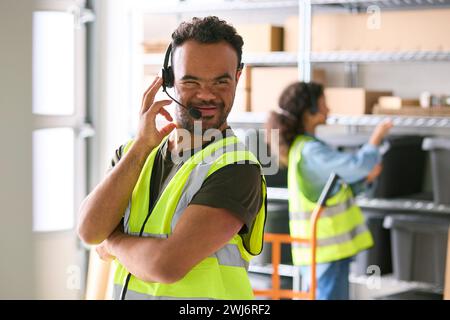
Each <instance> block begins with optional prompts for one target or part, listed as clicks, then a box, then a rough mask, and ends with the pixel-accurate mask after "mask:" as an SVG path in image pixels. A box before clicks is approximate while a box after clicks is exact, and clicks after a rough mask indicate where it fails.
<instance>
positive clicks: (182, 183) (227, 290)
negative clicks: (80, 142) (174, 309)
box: [114, 137, 265, 299]
mask: <svg viewBox="0 0 450 320" xmlns="http://www.w3.org/2000/svg"><path fill="white" fill-rule="evenodd" d="M130 146H131V144H128V147H126V148H125V152H126V151H127V150H128V149H129V147H130ZM156 151H157V150H153V151H152V153H151V154H150V155H149V157H148V159H147V161H146V163H145V165H144V168H143V169H142V172H141V176H140V177H139V179H138V182H137V184H136V186H135V189H134V191H133V197H132V200H131V202H130V203H129V206H128V208H127V210H126V211H125V219H124V222H125V223H127V225H126V226H125V230H127V233H129V234H131V235H138V234H139V230H140V227H141V224H142V222H143V220H144V219H145V216H146V214H147V210H148V201H149V199H148V194H149V192H148V188H149V179H150V177H151V169H152V167H153V161H154V158H155V156H156ZM243 161H250V162H254V163H255V164H258V165H259V163H258V161H257V159H256V157H254V155H252V154H251V153H250V152H249V151H247V150H246V149H245V146H244V145H243V144H241V143H239V142H238V140H237V138H236V137H229V138H225V139H222V140H219V141H217V142H215V143H212V144H210V145H208V146H207V147H206V148H205V149H203V150H202V151H199V152H197V153H196V154H194V155H193V156H192V157H191V158H189V159H188V160H187V161H186V162H185V163H184V164H183V165H182V167H181V168H180V169H179V170H178V171H177V173H176V174H175V176H174V177H173V178H172V179H171V181H170V182H169V183H168V185H167V186H166V188H165V189H164V190H163V192H162V194H161V196H160V198H159V199H158V201H157V203H156V205H155V206H154V208H153V211H152V214H151V215H150V217H149V220H148V222H147V224H146V227H145V228H144V233H143V236H149V237H158V238H167V237H170V234H171V233H172V232H173V230H174V228H175V227H176V223H177V222H178V221H179V219H180V217H181V215H182V213H183V212H184V210H185V209H186V207H187V206H188V205H189V203H190V201H191V200H192V197H193V196H194V195H195V194H196V192H197V191H198V189H200V187H201V185H202V184H203V182H204V180H205V179H206V178H207V177H208V176H209V175H210V174H212V173H214V172H215V171H217V170H218V169H219V168H221V167H223V166H225V165H228V164H232V163H241V162H243ZM263 182H264V184H263V186H262V192H263V195H265V180H264V177H263ZM264 208H265V203H264V202H263V204H262V206H261V209H260V211H259V212H258V215H257V219H255V222H254V224H260V223H261V221H262V223H264V220H265V210H264ZM127 214H128V216H127ZM261 217H262V218H261ZM253 230H263V225H262V226H256V227H254V228H252V235H251V236H253V233H255V232H253ZM258 236H259V235H258ZM257 238H258V237H253V238H252V239H253V242H251V243H253V246H254V247H255V248H252V249H253V250H252V251H256V252H258V248H259V247H261V246H262V231H261V235H260V236H259V238H260V239H257ZM242 241H243V240H242V239H241V237H240V236H239V235H235V236H234V237H233V238H232V239H231V240H230V241H229V242H228V243H227V244H226V245H224V246H223V247H222V248H221V249H220V250H218V251H216V252H215V253H214V254H213V255H211V256H209V257H207V258H206V259H204V260H202V261H201V262H199V263H198V264H197V265H196V266H195V267H194V268H193V269H192V270H191V271H190V272H188V274H186V275H185V277H184V278H183V279H181V280H179V281H177V282H175V283H173V284H162V283H154V282H144V281H141V280H139V279H137V278H135V277H134V276H131V278H130V281H129V285H128V290H127V295H126V298H127V299H179V298H180V299H202V298H207V299H251V298H253V292H252V288H251V285H250V281H249V279H248V275H247V269H248V264H249V260H250V259H251V257H252V254H250V253H249V252H248V251H247V250H246V249H245V248H244V246H243V242H242ZM116 265H117V270H116V274H115V279H114V282H115V284H116V288H115V290H114V296H115V297H116V298H119V297H120V292H121V290H122V285H123V282H124V280H125V277H126V275H127V274H128V272H127V270H126V269H125V268H124V267H123V266H122V265H121V264H120V263H119V262H118V261H117V260H116ZM116 289H117V290H116Z"/></svg>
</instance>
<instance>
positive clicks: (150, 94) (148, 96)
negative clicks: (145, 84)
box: [141, 77, 162, 114]
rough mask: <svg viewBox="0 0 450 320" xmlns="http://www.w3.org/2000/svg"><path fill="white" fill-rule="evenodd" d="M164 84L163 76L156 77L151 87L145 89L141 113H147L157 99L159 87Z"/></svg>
mask: <svg viewBox="0 0 450 320" xmlns="http://www.w3.org/2000/svg"><path fill="white" fill-rule="evenodd" d="M161 85H162V78H160V77H156V78H155V79H154V80H153V82H152V84H151V85H150V87H149V88H148V89H147V90H146V91H145V93H144V97H143V99H142V106H141V114H143V113H145V112H146V111H147V110H148V109H149V108H150V106H151V105H152V104H153V100H154V99H155V96H156V92H158V90H159V88H160V87H161Z"/></svg>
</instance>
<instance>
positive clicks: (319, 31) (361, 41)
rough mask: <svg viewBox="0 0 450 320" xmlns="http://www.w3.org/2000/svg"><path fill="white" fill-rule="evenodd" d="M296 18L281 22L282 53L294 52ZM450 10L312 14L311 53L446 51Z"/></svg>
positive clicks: (449, 26) (296, 39)
mask: <svg viewBox="0 0 450 320" xmlns="http://www.w3.org/2000/svg"><path fill="white" fill-rule="evenodd" d="M298 28H299V24H298V18H297V17H296V16H292V17H290V18H288V19H287V20H286V22H285V26H284V30H285V50H286V51H290V52H297V48H298ZM448 30H450V9H431V10H420V11H419V10H411V11H390V12H389V11H383V12H381V13H380V14H379V15H378V16H375V14H367V13H360V14H352V15H349V14H336V13H333V14H329V13H328V14H316V15H314V16H313V21H312V51H314V52H320V51H338V50H343V51H347V50H348V51H353V50H355V51H358V50H361V51H410V50H412V51H416V50H417V51H420V50H423V51H434V50H450V37H449V36H448Z"/></svg>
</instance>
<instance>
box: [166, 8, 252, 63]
mask: <svg viewBox="0 0 450 320" xmlns="http://www.w3.org/2000/svg"><path fill="white" fill-rule="evenodd" d="M188 40H195V41H197V42H200V43H217V42H220V41H226V42H228V43H229V44H230V45H231V46H232V47H233V48H234V50H235V51H236V54H237V58H238V68H239V66H240V65H241V60H242V46H243V45H244V40H243V39H242V37H241V36H240V35H239V34H238V33H237V32H236V29H235V28H234V27H233V26H232V25H230V24H228V23H227V22H226V21H224V20H220V19H219V18H218V17H216V16H208V17H205V18H197V17H194V18H192V20H191V21H189V22H183V23H181V24H180V25H179V26H178V28H177V29H176V30H175V31H174V32H173V33H172V52H174V51H175V49H176V48H177V47H178V46H181V45H182V44H183V43H184V42H185V41H188Z"/></svg>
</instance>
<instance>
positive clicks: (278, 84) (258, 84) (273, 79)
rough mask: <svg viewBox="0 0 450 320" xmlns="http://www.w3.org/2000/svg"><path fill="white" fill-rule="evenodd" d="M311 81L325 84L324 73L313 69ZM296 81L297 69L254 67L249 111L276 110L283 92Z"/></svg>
mask: <svg viewBox="0 0 450 320" xmlns="http://www.w3.org/2000/svg"><path fill="white" fill-rule="evenodd" d="M312 79H313V81H315V82H318V83H322V84H325V71H324V70H322V69H315V70H314V71H313V76H312ZM296 81H298V68H297V67H254V68H252V69H251V111H254V112H267V111H271V110H275V109H277V108H278V99H279V97H280V94H281V93H282V92H283V90H284V89H285V88H286V87H287V86H288V85H289V84H291V83H294V82H296Z"/></svg>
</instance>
